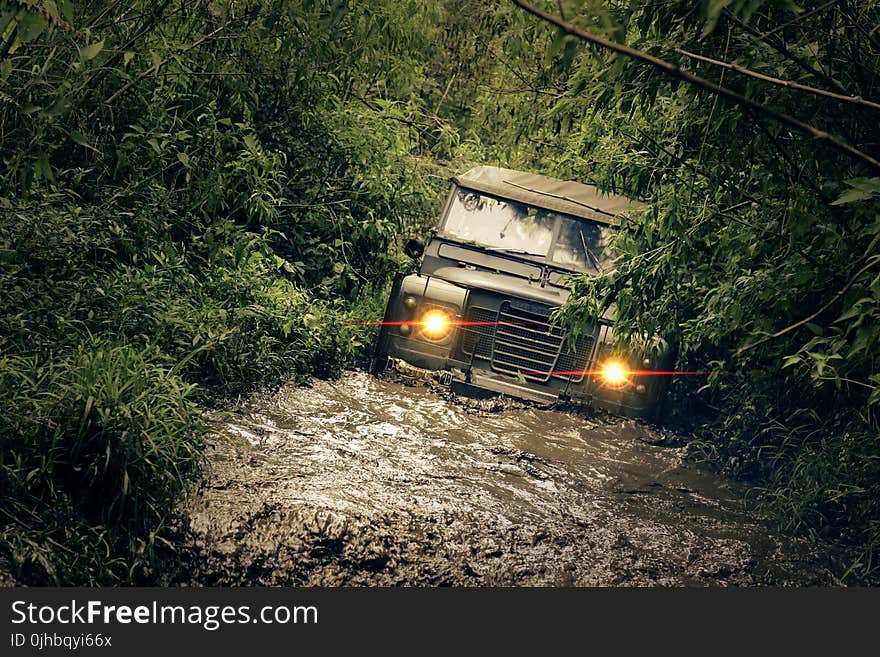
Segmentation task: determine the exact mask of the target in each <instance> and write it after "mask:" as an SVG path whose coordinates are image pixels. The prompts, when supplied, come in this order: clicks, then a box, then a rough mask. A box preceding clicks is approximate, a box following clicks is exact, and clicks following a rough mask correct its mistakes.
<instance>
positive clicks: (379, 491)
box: [187, 372, 833, 586]
mask: <svg viewBox="0 0 880 657" xmlns="http://www.w3.org/2000/svg"><path fill="white" fill-rule="evenodd" d="M684 456H685V454H684V448H682V447H681V446H680V445H679V443H678V441H677V440H676V438H675V436H671V435H669V434H663V433H659V432H656V431H654V430H652V429H650V428H648V427H645V426H642V425H640V424H637V423H635V422H632V421H620V420H598V419H585V418H584V417H581V416H578V415H575V414H568V413H562V412H554V411H547V410H539V409H534V408H516V407H514V408H506V409H504V410H500V411H490V410H481V409H480V407H479V406H477V405H474V404H473V403H471V404H465V403H460V402H456V401H454V400H447V399H444V398H443V397H441V396H440V395H438V394H437V393H435V392H432V391H430V390H425V389H420V388H411V387H404V386H401V385H399V384H396V383H391V382H387V381H381V380H377V379H375V378H373V377H371V376H369V375H367V374H364V373H360V372H350V373H347V374H346V375H345V376H344V377H343V378H342V379H341V380H339V381H334V382H327V381H321V382H316V383H315V384H314V386H313V387H311V388H297V387H292V386H291V387H286V388H284V389H282V390H281V391H280V392H279V393H278V394H276V395H272V396H266V397H263V398H257V399H254V400H252V401H251V402H250V403H249V404H248V405H247V406H246V407H245V408H244V409H243V410H242V411H241V412H239V413H237V414H235V415H234V416H233V417H232V418H231V420H230V421H229V422H228V423H227V424H226V425H225V428H224V430H223V431H222V432H221V434H220V435H218V436H217V437H216V438H215V449H214V451H213V452H212V457H211V463H212V466H211V469H210V472H209V483H208V486H207V488H206V489H205V491H204V492H203V494H202V495H201V496H200V497H199V498H198V499H196V500H194V501H193V503H192V505H191V530H192V535H191V545H190V546H189V549H190V550H191V552H192V554H194V565H193V569H192V574H191V576H188V578H187V579H188V582H187V583H194V584H218V585H255V584H260V585H269V584H271V585H282V584H296V585H325V586H334V585H430V586H435V585H552V586H560V585H563V586H565V585H657V584H661V585H731V584H733V585H755V584H769V585H809V584H828V583H831V582H832V581H833V578H832V577H831V574H830V572H829V570H828V561H827V559H823V558H821V557H820V556H818V555H817V554H815V553H814V552H813V551H812V550H811V548H810V547H809V546H808V545H807V544H806V543H805V542H802V541H798V540H794V539H791V538H786V537H783V536H780V535H779V534H778V533H776V532H774V531H773V530H772V529H771V528H770V526H769V525H768V524H767V523H765V522H763V521H761V520H760V519H757V518H755V517H754V516H753V515H752V514H751V513H749V512H747V511H746V509H745V507H744V505H743V503H742V501H741V499H742V490H740V489H739V488H738V487H736V486H735V485H734V484H731V483H730V482H727V481H725V480H724V479H722V478H720V477H717V476H715V475H713V474H711V473H708V472H706V471H704V470H702V469H700V468H699V467H697V466H695V465H693V464H691V463H688V462H686V461H685V459H684Z"/></svg>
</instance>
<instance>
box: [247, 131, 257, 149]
mask: <svg viewBox="0 0 880 657" xmlns="http://www.w3.org/2000/svg"><path fill="white" fill-rule="evenodd" d="M244 145H245V146H247V147H248V148H249V149H250V150H252V151H255V150H257V140H256V139H254V138H253V136H252V135H245V136H244Z"/></svg>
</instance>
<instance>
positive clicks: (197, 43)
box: [104, 23, 229, 105]
mask: <svg viewBox="0 0 880 657" xmlns="http://www.w3.org/2000/svg"><path fill="white" fill-rule="evenodd" d="M228 25H229V23H224V24H223V25H221V26H220V27H218V28H217V29H216V30H214V31H213V32H211V33H210V34H206V35H204V36H203V37H201V38H200V39H197V40H196V41H194V42H193V43H191V44H190V45H188V46H187V47H186V48H183V49H181V50H178V51H177V53H176V54H183V53H185V52H189V51H190V50H192V49H193V48H196V47H198V46H200V45H201V44H203V43H204V42H205V41H208V40H210V39H211V38H212V37H213V36H214V35H215V34H217V33H218V32H221V31H223V30H225V29H226V27H227V26H228ZM173 58H174V57H173V55H170V56H168V57H166V58H165V59H163V60H162V61H161V62H159V63H158V64H154V65H153V66H151V67H150V68H148V69H146V70H145V71H141V73H140V74H139V75H137V77H135V78H134V79H132V80H129V81H128V82H126V83H125V84H124V85H122V86H121V87H120V88H119V89H117V90H116V91H115V92H114V93H113V95H111V96H110V97H109V98H108V99H107V100H105V101H104V104H105V105H111V104H112V103H113V101H114V100H116V99H117V98H118V97H119V96H120V95H122V94H123V93H125V92H126V91H127V90H128V89H130V88H131V87H132V86H133V85H134V84H136V83H137V82H140V81H141V80H142V79H143V78H145V77H147V76H148V75H150V74H151V73H153V72H158V71H159V69H160V68H161V67H162V66H164V65H165V64H167V63H168V62H170V61H171V60H172V59H173Z"/></svg>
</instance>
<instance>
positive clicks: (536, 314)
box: [461, 301, 594, 383]
mask: <svg viewBox="0 0 880 657" xmlns="http://www.w3.org/2000/svg"><path fill="white" fill-rule="evenodd" d="M465 321H467V322H476V323H477V324H475V325H466V327H465V331H464V335H463V338H462V343H461V347H462V351H464V353H465V354H467V355H468V356H473V357H474V358H482V359H486V360H489V361H490V362H491V367H492V369H493V370H495V371H496V372H502V373H505V374H512V375H515V376H519V375H521V376H523V377H524V378H526V379H527V380H531V381H536V382H541V383H543V382H546V381H548V380H549V379H550V376H551V372H553V371H560V372H573V371H577V372H581V371H583V370H585V369H586V368H587V363H588V361H589V358H590V355H591V353H592V350H593V344H594V339H593V338H592V337H591V336H581V337H579V338H578V339H577V340H576V341H575V344H574V349H570V348H569V346H568V344H567V342H568V341H567V340H566V336H565V331H564V330H563V329H562V328H561V327H559V326H551V324H550V308H549V307H547V306H529V307H526V306H524V305H519V304H516V302H513V303H512V302H510V301H505V302H503V303H502V304H501V308H500V310H499V311H498V312H497V313H496V312H495V311H494V310H489V309H488V308H479V307H471V308H469V309H468V311H467V313H466V315H465ZM481 322H497V324H481ZM552 376H555V377H556V378H560V379H565V380H567V379H571V380H572V381H575V382H577V381H581V380H582V379H583V378H584V377H583V374H578V375H562V374H554V375H552Z"/></svg>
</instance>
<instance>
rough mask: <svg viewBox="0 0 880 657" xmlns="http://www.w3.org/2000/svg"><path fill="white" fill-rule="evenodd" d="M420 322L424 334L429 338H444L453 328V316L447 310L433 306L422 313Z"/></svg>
mask: <svg viewBox="0 0 880 657" xmlns="http://www.w3.org/2000/svg"><path fill="white" fill-rule="evenodd" d="M419 324H420V325H421V327H422V335H423V336H425V337H426V338H428V339H429V340H442V339H443V338H445V337H446V336H447V335H449V331H451V330H452V317H451V316H450V315H449V313H447V312H444V311H442V310H439V309H437V308H433V309H431V310H428V311H427V312H426V313H425V314H424V315H422V318H421V320H420V321H419Z"/></svg>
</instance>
